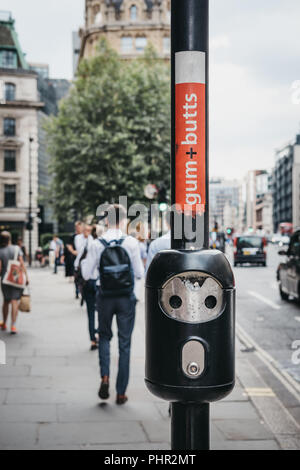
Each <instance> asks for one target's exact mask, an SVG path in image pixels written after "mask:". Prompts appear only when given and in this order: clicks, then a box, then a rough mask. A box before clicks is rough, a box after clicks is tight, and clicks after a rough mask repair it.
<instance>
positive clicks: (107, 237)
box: [82, 204, 144, 405]
mask: <svg viewBox="0 0 300 470" xmlns="http://www.w3.org/2000/svg"><path fill="white" fill-rule="evenodd" d="M107 218H108V221H107V225H108V230H107V231H106V233H105V234H104V235H103V237H102V238H100V239H97V240H95V241H94V242H93V243H92V245H91V248H90V250H89V252H88V255H87V257H86V259H85V260H84V261H83V262H82V275H83V277H84V279H86V280H88V279H90V278H91V277H92V275H93V272H94V270H95V268H98V269H99V290H98V301H97V304H98V308H97V309H98V314H99V359H100V373H101V378H102V381H101V385H100V390H99V397H100V398H101V399H103V400H106V399H108V398H109V377H110V341H111V339H112V336H113V335H112V320H113V316H114V315H116V319H117V326H118V337H119V369H118V376H117V384H116V389H117V399H116V403H117V404H118V405H123V404H124V403H126V402H127V400H128V398H127V396H126V389H127V386H128V381H129V363H130V347H131V336H132V332H133V328H134V322H135V307H136V299H135V296H134V278H137V279H140V278H141V277H142V276H143V274H144V267H143V263H142V259H141V255H140V248H139V244H138V241H137V240H136V239H134V238H133V237H130V236H126V235H125V233H126V224H127V214H126V211H125V209H124V207H122V206H120V205H117V204H114V205H112V206H110V207H109V208H108V210H107Z"/></svg>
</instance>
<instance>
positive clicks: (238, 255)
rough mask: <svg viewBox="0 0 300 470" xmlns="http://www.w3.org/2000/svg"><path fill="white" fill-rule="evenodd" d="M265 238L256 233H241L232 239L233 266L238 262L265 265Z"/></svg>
mask: <svg viewBox="0 0 300 470" xmlns="http://www.w3.org/2000/svg"><path fill="white" fill-rule="evenodd" d="M266 247H267V240H266V239H265V238H264V237H260V236H258V235H242V236H239V237H236V238H235V239H234V248H233V253H234V266H237V265H238V264H245V263H250V264H258V265H262V266H266V265H267V250H266Z"/></svg>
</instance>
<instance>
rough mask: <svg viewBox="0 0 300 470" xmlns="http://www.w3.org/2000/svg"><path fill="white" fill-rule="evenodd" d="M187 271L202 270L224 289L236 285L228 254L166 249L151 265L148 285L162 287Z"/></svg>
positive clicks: (212, 251)
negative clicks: (175, 276)
mask: <svg viewBox="0 0 300 470" xmlns="http://www.w3.org/2000/svg"><path fill="white" fill-rule="evenodd" d="M187 271H201V272H203V273H207V274H210V275H211V276H212V277H214V278H215V279H217V280H218V281H219V282H220V283H221V284H222V287H223V289H233V288H234V287H235V279H234V274H233V271H232V268H231V265H230V263H229V261H228V259H227V258H226V256H225V255H224V254H223V253H222V252H221V251H218V250H199V251H196V250H195V251H191V250H189V251H184V250H164V251H160V252H159V253H158V254H157V255H156V256H155V258H154V259H153V261H152V263H151V265H150V266H149V269H148V272H147V278H146V287H149V288H152V289H161V288H162V286H163V284H165V282H166V281H167V280H168V279H170V278H172V277H174V275H176V274H180V273H183V272H187Z"/></svg>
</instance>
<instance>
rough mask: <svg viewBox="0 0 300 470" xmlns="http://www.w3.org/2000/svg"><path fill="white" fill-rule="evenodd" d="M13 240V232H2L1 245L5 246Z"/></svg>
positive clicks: (0, 235) (0, 236)
mask: <svg viewBox="0 0 300 470" xmlns="http://www.w3.org/2000/svg"><path fill="white" fill-rule="evenodd" d="M10 242H11V234H10V233H9V232H1V234H0V247H1V248H5V247H7V246H8V245H9V244H10Z"/></svg>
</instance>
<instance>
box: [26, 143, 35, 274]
mask: <svg viewBox="0 0 300 470" xmlns="http://www.w3.org/2000/svg"><path fill="white" fill-rule="evenodd" d="M33 141H34V140H33V138H32V137H29V187H28V188H29V189H28V195H29V209H28V223H27V230H28V231H29V266H31V263H32V229H33V226H32V148H31V147H32V142H33Z"/></svg>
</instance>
